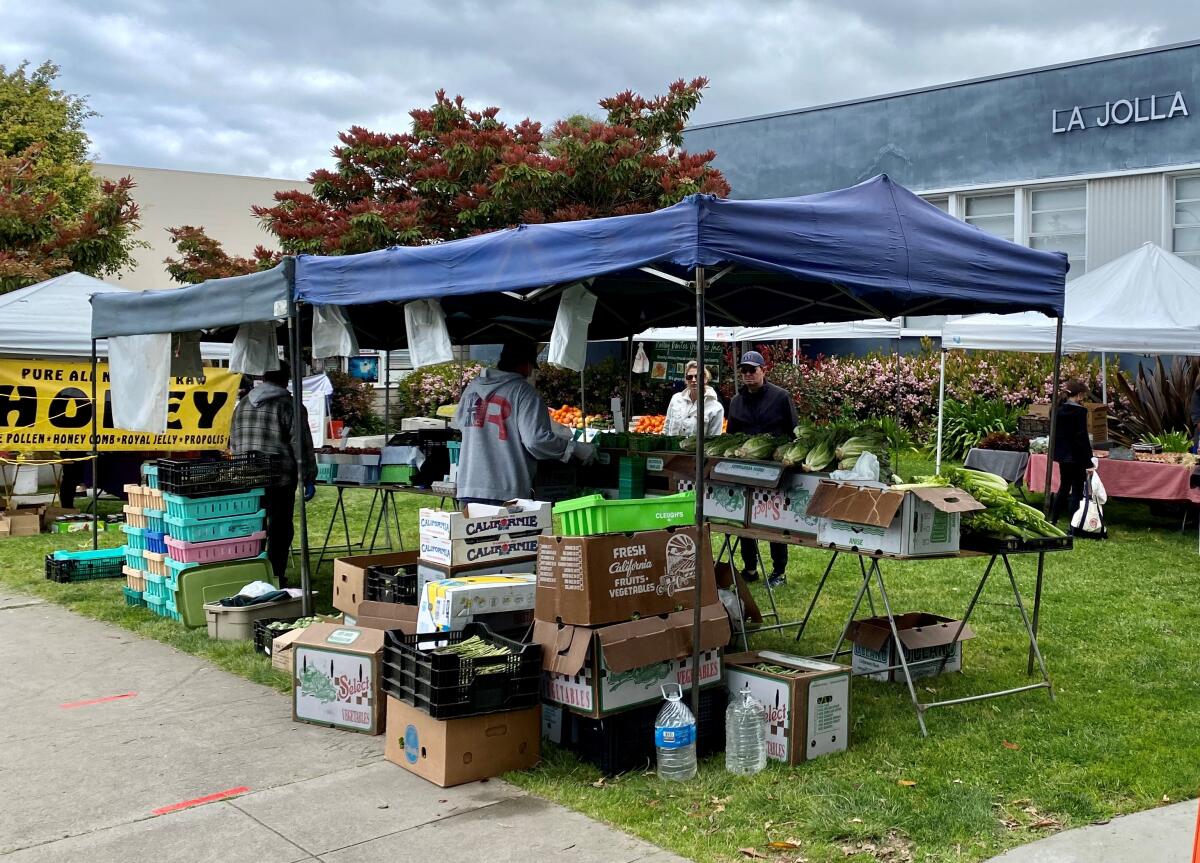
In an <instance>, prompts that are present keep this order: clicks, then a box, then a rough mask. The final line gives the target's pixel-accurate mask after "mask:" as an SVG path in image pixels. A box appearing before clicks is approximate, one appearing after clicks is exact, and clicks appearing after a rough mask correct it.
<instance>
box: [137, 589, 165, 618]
mask: <svg viewBox="0 0 1200 863" xmlns="http://www.w3.org/2000/svg"><path fill="white" fill-rule="evenodd" d="M142 600H143V601H144V602H145V603H146V608H148V609H149V610H150V611H151V612H152V613H153V614H157V615H158V616H159V617H166V611H167V603H166V600H163V599H155V598H154V597H152V596H150V595H149V594H146V593H143V594H142Z"/></svg>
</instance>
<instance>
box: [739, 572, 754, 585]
mask: <svg viewBox="0 0 1200 863" xmlns="http://www.w3.org/2000/svg"><path fill="white" fill-rule="evenodd" d="M739 577H740V578H741V579H742V581H746V582H750V581H758V570H755V569H744V570H742V572H741V574H740V576H739Z"/></svg>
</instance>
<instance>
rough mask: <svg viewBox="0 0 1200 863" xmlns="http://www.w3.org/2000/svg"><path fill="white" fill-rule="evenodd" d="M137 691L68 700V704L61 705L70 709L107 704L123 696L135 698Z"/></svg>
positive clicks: (65, 708)
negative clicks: (82, 699) (83, 699)
mask: <svg viewBox="0 0 1200 863" xmlns="http://www.w3.org/2000/svg"><path fill="white" fill-rule="evenodd" d="M135 697H137V693H136V692H122V693H121V694H120V695H106V696H104V697H103V698H89V699H87V700H86V701H68V702H67V703H66V704H60V705H58V706H59V707H61V708H63V709H64V710H70V709H71V708H72V707H91V706H92V705H93V704H107V703H108V702H110V701H120V700H121V699H122V698H135Z"/></svg>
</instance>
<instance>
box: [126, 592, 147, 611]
mask: <svg viewBox="0 0 1200 863" xmlns="http://www.w3.org/2000/svg"><path fill="white" fill-rule="evenodd" d="M121 593H123V594H124V595H125V604H126V605H128V606H130V607H132V608H145V606H146V600H144V599H142V592H141V591H140V590H134V589H133V588H132V587H122V588H121Z"/></svg>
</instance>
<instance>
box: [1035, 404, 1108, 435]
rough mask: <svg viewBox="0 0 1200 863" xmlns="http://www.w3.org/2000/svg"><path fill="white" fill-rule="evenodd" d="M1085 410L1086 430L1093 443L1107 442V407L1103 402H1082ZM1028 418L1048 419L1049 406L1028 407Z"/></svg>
mask: <svg viewBox="0 0 1200 863" xmlns="http://www.w3.org/2000/svg"><path fill="white" fill-rule="evenodd" d="M1083 407H1084V408H1086V409H1087V430H1088V434H1089V435H1090V436H1091V438H1092V441H1093V442H1095V443H1103V442H1104V441H1107V440H1109V436H1108V405H1106V404H1104V403H1103V402H1083ZM1029 416H1035V417H1038V418H1039V419H1049V418H1050V405H1048V404H1045V405H1030V406H1029Z"/></svg>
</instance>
